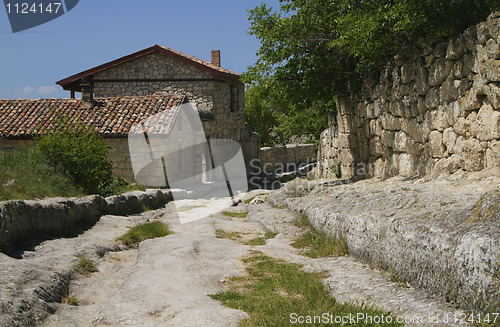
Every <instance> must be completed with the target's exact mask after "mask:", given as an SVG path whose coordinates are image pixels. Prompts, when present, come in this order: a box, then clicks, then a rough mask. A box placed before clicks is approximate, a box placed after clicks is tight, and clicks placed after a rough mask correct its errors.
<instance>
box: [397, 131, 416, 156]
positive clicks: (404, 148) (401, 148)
mask: <svg viewBox="0 0 500 327" xmlns="http://www.w3.org/2000/svg"><path fill="white" fill-rule="evenodd" d="M394 151H396V152H406V153H409V154H412V155H421V154H422V151H423V146H422V144H419V143H416V142H415V141H414V140H412V139H410V138H409V137H408V136H407V135H406V133H404V132H402V131H399V132H396V134H395V136H394Z"/></svg>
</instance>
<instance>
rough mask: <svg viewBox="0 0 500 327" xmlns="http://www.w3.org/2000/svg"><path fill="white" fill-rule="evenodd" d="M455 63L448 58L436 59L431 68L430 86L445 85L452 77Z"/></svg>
mask: <svg viewBox="0 0 500 327" xmlns="http://www.w3.org/2000/svg"><path fill="white" fill-rule="evenodd" d="M452 68H453V63H452V62H451V61H448V60H446V58H439V59H436V60H435V61H434V62H433V63H432V65H431V67H430V68H429V85H430V86H437V85H440V84H441V83H443V82H444V81H445V80H446V78H448V76H449V75H450V72H451V69H452Z"/></svg>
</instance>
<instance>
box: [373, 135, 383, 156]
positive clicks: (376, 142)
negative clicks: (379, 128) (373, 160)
mask: <svg viewBox="0 0 500 327" xmlns="http://www.w3.org/2000/svg"><path fill="white" fill-rule="evenodd" d="M370 153H371V154H372V155H373V156H375V157H380V156H382V155H383V154H384V148H383V146H382V143H381V141H380V137H378V136H377V137H374V138H372V139H371V140H370Z"/></svg>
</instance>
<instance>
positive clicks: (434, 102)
mask: <svg viewBox="0 0 500 327" xmlns="http://www.w3.org/2000/svg"><path fill="white" fill-rule="evenodd" d="M439 100H440V97H439V88H438V87H434V88H432V89H430V90H429V92H427V95H426V97H425V106H426V107H427V108H429V109H434V108H437V107H438V106H439Z"/></svg>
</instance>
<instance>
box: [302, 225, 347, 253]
mask: <svg viewBox="0 0 500 327" xmlns="http://www.w3.org/2000/svg"><path fill="white" fill-rule="evenodd" d="M292 246H293V247H294V248H296V249H304V251H302V252H300V254H302V255H305V256H308V257H310V258H322V257H328V256H331V255H334V256H343V255H347V254H348V253H349V248H348V246H347V240H346V239H345V237H344V236H342V235H336V236H335V237H333V236H330V235H328V234H326V233H325V232H320V231H318V230H316V229H314V228H312V227H311V229H310V230H309V231H307V232H305V233H304V234H303V235H302V236H301V237H299V238H298V239H297V240H296V241H295V242H294V243H292Z"/></svg>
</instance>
